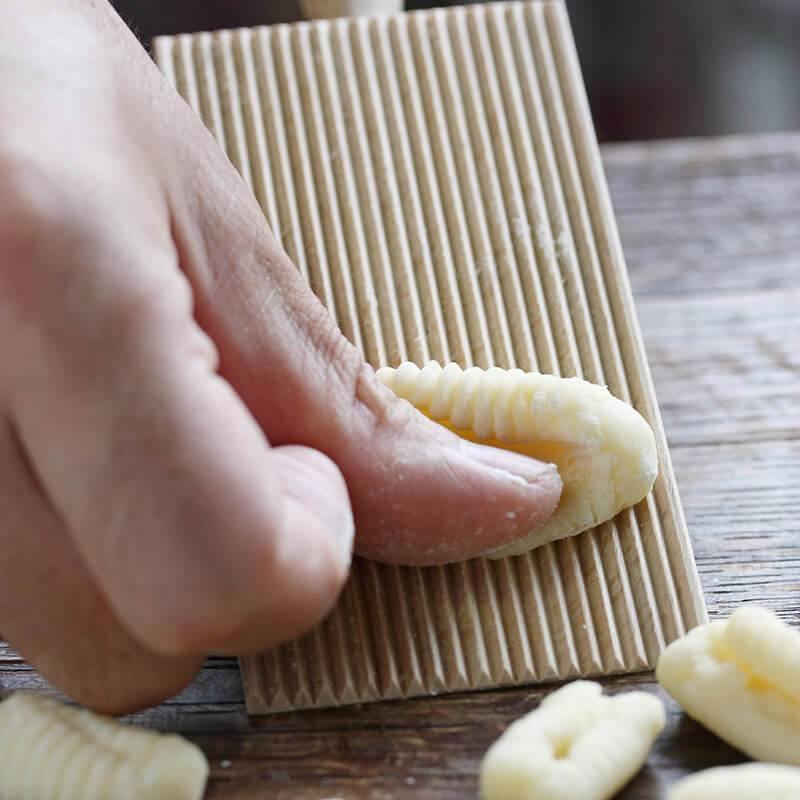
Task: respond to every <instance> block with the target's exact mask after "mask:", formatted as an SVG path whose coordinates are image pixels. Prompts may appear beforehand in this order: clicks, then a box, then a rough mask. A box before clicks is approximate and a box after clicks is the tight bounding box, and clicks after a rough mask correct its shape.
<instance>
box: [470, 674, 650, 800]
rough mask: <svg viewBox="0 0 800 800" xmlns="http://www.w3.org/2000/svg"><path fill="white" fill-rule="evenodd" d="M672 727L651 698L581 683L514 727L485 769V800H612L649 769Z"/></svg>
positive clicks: (557, 694) (559, 693)
mask: <svg viewBox="0 0 800 800" xmlns="http://www.w3.org/2000/svg"><path fill="white" fill-rule="evenodd" d="M664 724H665V714H664V706H663V705H662V703H661V701H660V700H658V699H657V698H656V697H653V696H652V695H650V694H646V693H645V692H627V693H625V694H620V695H615V696H611V697H608V696H604V695H603V690H602V687H601V686H600V685H599V684H597V683H593V682H591V681H575V682H573V683H570V684H568V685H567V686H564V687H563V688H561V689H559V690H558V691H557V692H554V693H553V694H551V695H550V696H549V697H547V698H546V699H545V700H543V701H542V703H541V705H540V706H539V708H538V709H536V710H535V711H533V712H531V713H530V714H528V715H527V716H525V717H522V719H519V720H517V721H516V722H514V723H513V724H512V725H511V726H510V727H509V728H508V729H507V730H506V732H505V733H504V734H503V735H502V736H501V737H500V738H499V739H498V740H497V741H496V742H495V743H494V745H492V747H491V748H490V749H489V751H488V752H487V754H486V757H485V758H484V761H483V764H482V766H481V792H482V795H483V797H484V800H607V798H610V797H612V796H613V795H614V794H615V793H616V792H618V791H619V790H620V789H621V788H622V787H623V786H624V785H625V784H626V783H627V782H628V781H629V780H630V779H631V778H632V777H633V776H634V775H635V774H636V772H638V771H639V769H641V767H642V765H643V764H644V762H645V761H646V760H647V755H648V753H649V752H650V748H651V746H652V744H653V741H654V739H655V738H656V736H658V734H659V733H660V732H661V731H662V730H663V728H664Z"/></svg>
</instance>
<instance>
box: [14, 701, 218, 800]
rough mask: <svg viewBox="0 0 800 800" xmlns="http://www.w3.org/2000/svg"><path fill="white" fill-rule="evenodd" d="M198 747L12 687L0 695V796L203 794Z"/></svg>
mask: <svg viewBox="0 0 800 800" xmlns="http://www.w3.org/2000/svg"><path fill="white" fill-rule="evenodd" d="M207 778H208V762H207V761H206V758H205V756H204V755H203V753H202V752H201V750H200V749H199V748H198V747H196V746H195V745H193V744H191V743H190V742H188V741H186V740H185V739H182V738H181V737H180V736H174V735H165V734H161V733H157V732H156V731H151V730H145V729H143V728H135V727H133V726H131V725H125V724H122V723H121V722H117V721H116V720H113V719H111V718H109V717H103V716H99V715H97V714H93V713H91V712H90V711H85V710H82V709H78V708H73V707H71V706H67V705H64V704H63V703H59V702H58V701H56V700H53V699H51V698H48V697H43V696H41V695H34V694H28V693H24V692H16V693H14V694H12V695H11V696H10V697H8V699H6V700H3V701H2V702H0V798H2V800H200V798H201V797H202V796H203V793H204V791H205V785H206V780H207Z"/></svg>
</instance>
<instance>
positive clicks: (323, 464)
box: [0, 0, 561, 712]
mask: <svg viewBox="0 0 800 800" xmlns="http://www.w3.org/2000/svg"><path fill="white" fill-rule="evenodd" d="M0 119H3V120H4V121H8V120H13V124H8V123H6V124H4V125H2V126H1V127H0V187H2V191H0V630H1V631H2V632H3V633H4V634H5V635H6V636H7V638H8V639H9V641H10V642H11V643H12V644H14V645H15V646H16V647H17V648H18V649H19V650H20V651H21V653H22V654H23V655H24V656H25V657H26V658H27V659H28V660H29V661H30V662H31V663H32V664H34V665H35V666H36V667H37V668H38V669H39V670H40V672H42V673H43V674H44V675H45V676H46V677H47V678H49V679H50V680H51V681H52V682H54V683H55V684H56V685H57V686H59V687H60V688H62V689H63V690H64V691H66V692H67V693H68V694H70V695H71V696H72V697H73V698H75V699H77V700H79V701H82V702H84V703H86V704H87V705H90V706H93V707H95V708H98V709H100V710H106V711H115V712H119V711H124V710H129V709H132V708H136V707H140V706H144V705H148V704H152V703H155V702H157V701H159V700H161V699H163V698H164V697H166V696H168V695H170V694H173V693H174V692H175V691H177V690H178V689H180V688H181V687H182V686H184V685H185V684H186V683H187V682H188V681H189V680H190V679H191V677H192V675H193V674H194V672H195V671H196V670H197V668H198V667H199V665H200V663H201V661H202V656H203V654H204V653H207V652H208V651H211V650H213V651H225V652H234V653H242V652H247V651H253V650H256V649H263V648H268V647H271V646H273V645H275V644H277V643H279V642H281V641H284V640H286V639H287V638H291V637H293V636H295V635H297V634H299V633H301V632H302V631H304V630H305V629H307V628H308V627H310V626H311V625H313V624H314V623H315V622H316V621H317V620H319V619H320V618H321V617H322V616H323V615H324V614H325V613H326V612H327V611H328V610H329V608H330V607H331V605H332V604H333V602H334V601H335V598H336V596H337V594H338V592H339V590H340V588H341V586H342V584H343V582H344V580H345V578H346V575H347V572H348V567H349V563H350V549H351V540H352V533H353V517H355V521H356V524H357V528H358V537H357V540H356V542H355V549H356V551H357V552H358V553H360V554H363V555H365V556H368V557H371V558H377V559H380V560H385V561H390V562H400V563H418V564H428V563H440V562H445V561H450V560H454V559H459V558H465V557H469V556H471V555H476V554H478V553H481V552H484V551H487V550H491V549H494V548H496V547H499V546H500V545H503V544H506V543H508V542H510V541H513V540H514V539H516V538H518V537H520V536H523V535H525V534H527V533H529V532H530V531H531V530H533V529H535V528H536V527H538V526H539V525H541V524H542V523H544V522H545V521H546V519H547V518H548V517H549V516H550V514H551V513H552V511H553V509H554V507H555V505H556V503H557V501H558V497H559V493H560V488H561V483H560V480H559V477H558V474H557V472H556V470H555V469H554V468H553V467H551V466H549V465H543V464H540V463H538V462H536V461H533V460H532V459H526V458H524V457H521V456H517V455H514V454H511V453H507V452H503V451H498V450H494V449H491V448H486V447H481V446H477V445H473V444H469V443H467V442H464V441H462V440H460V439H458V438H457V437H456V436H454V435H453V434H451V433H449V432H447V431H446V430H445V429H443V428H441V427H440V426H437V425H435V424H434V423H432V422H430V421H428V420H426V419H425V418H424V417H423V416H422V415H420V414H419V413H418V412H416V411H414V410H413V409H412V408H411V407H410V406H409V405H408V404H407V403H405V402H404V401H398V400H396V399H395V398H394V397H393V396H392V395H391V393H390V392H388V390H386V389H385V388H384V387H382V386H380V385H379V384H378V383H377V381H376V380H375V379H374V376H373V373H372V370H371V369H370V368H369V367H367V366H366V365H365V364H364V361H363V359H362V357H361V356H360V354H359V353H358V352H357V351H356V350H355V348H353V347H352V346H351V345H350V344H349V343H348V342H347V341H346V340H345V339H344V337H343V336H342V335H341V333H340V332H339V331H338V330H337V328H336V326H335V324H334V323H333V321H332V320H331V318H330V317H329V316H328V314H327V312H326V311H325V310H324V309H323V308H322V306H321V305H320V303H319V302H318V301H317V300H316V299H315V298H314V296H313V295H312V294H311V292H310V291H309V290H308V289H307V287H306V286H305V285H304V283H303V282H302V279H301V278H300V276H299V274H298V273H297V271H296V270H295V269H294V267H293V265H292V264H291V263H290V262H289V260H288V258H287V257H286V255H285V254H284V253H283V251H282V250H281V248H280V246H279V244H278V243H277V242H276V241H275V239H274V238H273V236H272V235H271V234H270V233H269V231H268V229H267V226H266V224H265V222H264V218H263V216H262V214H261V212H260V210H259V208H258V206H257V204H256V202H255V200H254V199H253V197H252V196H251V194H250V193H249V191H248V189H247V188H246V186H245V185H244V184H243V182H242V181H241V180H240V178H239V176H238V175H237V174H236V172H235V170H234V169H233V167H232V166H231V165H230V164H229V163H228V162H227V160H226V159H225V158H224V156H223V154H222V153H221V152H220V150H219V149H218V147H217V146H216V144H215V142H214V141H213V139H212V137H211V136H210V134H208V132H207V131H206V130H205V128H204V127H203V126H202V124H201V123H200V122H199V120H197V119H196V117H195V116H194V115H193V114H192V112H191V111H190V110H189V109H188V107H187V106H186V105H185V104H184V103H183V102H182V101H181V100H180V99H179V98H178V97H177V96H176V95H175V94H174V92H173V91H172V90H171V89H170V88H169V87H168V86H167V84H166V83H165V81H164V80H163V79H162V78H161V77H160V75H159V73H158V71H157V69H156V68H155V67H154V66H153V64H152V63H151V62H150V60H149V59H148V58H147V56H146V54H145V53H144V51H143V50H142V49H141V48H140V46H139V45H138V43H137V42H136V41H135V39H134V38H133V36H131V35H130V34H129V33H128V31H127V29H126V28H125V26H124V25H123V24H122V22H121V21H120V20H119V19H118V18H117V17H116V15H115V14H114V13H113V11H112V10H111V9H110V7H109V6H108V5H107V4H106V3H105V2H104V0H60V1H59V2H58V3H52V2H51V0H4V2H3V3H2V4H0ZM351 508H352V514H351Z"/></svg>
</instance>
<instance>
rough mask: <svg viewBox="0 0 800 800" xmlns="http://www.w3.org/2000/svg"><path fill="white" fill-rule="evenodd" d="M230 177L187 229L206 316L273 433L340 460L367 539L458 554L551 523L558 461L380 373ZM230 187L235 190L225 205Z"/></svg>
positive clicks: (370, 552)
mask: <svg viewBox="0 0 800 800" xmlns="http://www.w3.org/2000/svg"><path fill="white" fill-rule="evenodd" d="M215 170H220V168H219V166H218V165H217V167H215ZM220 171H221V170H220ZM220 171H216V172H215V178H214V179H215V180H218V179H219V175H220ZM230 180H231V183H232V185H231V186H230V187H227V188H226V191H225V192H219V191H217V192H204V193H202V197H203V198H204V202H205V203H206V208H205V209H204V213H203V214H202V215H195V216H194V217H193V219H197V218H198V217H200V218H203V219H204V225H205V229H204V230H203V231H200V230H198V229H196V228H195V229H194V230H192V228H191V227H190V226H188V225H187V226H186V227H185V229H184V230H183V232H182V236H183V239H184V241H186V242H189V243H193V245H192V246H190V247H187V248H186V250H187V252H192V253H194V254H196V255H197V254H200V257H199V258H196V259H195V260H194V261H192V262H191V263H190V264H186V268H187V272H188V273H189V274H190V275H191V276H192V279H193V283H194V284H195V293H196V296H197V300H198V306H197V315H198V319H199V320H200V322H201V324H202V326H203V327H204V328H205V329H206V330H207V331H208V333H209V334H210V335H211V337H212V338H213V339H214V341H215V342H216V344H217V346H218V347H219V349H220V355H221V364H222V372H223V374H224V375H225V377H226V378H227V379H228V380H229V381H230V383H231V384H232V385H233V386H234V387H235V388H236V390H237V392H238V393H239V395H240V396H241V397H242V398H243V400H244V401H245V403H246V404H247V406H248V407H249V409H250V410H251V412H252V414H253V415H254V416H255V418H256V419H257V421H258V422H259V424H260V425H261V427H262V428H263V430H264V431H265V433H266V434H267V436H268V438H269V440H270V441H271V442H272V443H273V444H302V445H306V446H308V447H311V448H314V449H316V450H319V451H321V452H323V453H325V454H326V455H328V456H329V457H330V458H331V459H332V460H333V461H334V462H335V463H336V464H337V466H338V467H339V468H340V469H341V471H342V473H343V475H344V478H345V481H346V483H347V486H348V489H349V492H350V499H351V503H352V507H353V513H354V516H355V522H356V531H357V535H356V542H355V550H356V552H357V553H358V554H360V555H363V556H367V557H369V558H373V559H376V560H379V561H386V562H391V563H400V564H420V565H421V564H437V563H445V562H448V561H454V560H460V559H465V558H469V557H472V556H475V555H479V554H482V553H485V552H488V551H491V550H494V549H496V548H498V547H500V546H502V545H505V544H508V543H510V542H513V541H515V540H517V539H519V538H522V537H523V536H526V535H528V534H530V533H531V532H533V531H535V530H536V529H537V528H539V527H540V526H541V525H543V524H544V523H545V522H546V521H547V519H548V518H549V517H550V516H551V515H552V513H553V511H554V510H555V507H556V505H557V503H558V500H559V496H560V492H561V480H560V478H559V475H558V472H557V470H556V468H555V467H554V466H553V465H550V464H543V463H541V462H537V461H535V460H533V459H531V458H527V457H525V456H521V455H518V454H514V453H509V452H506V451H501V450H497V449H494V448H491V447H486V446H482V445H477V444H473V443H469V442H466V441H463V440H461V439H459V438H458V437H457V436H456V435H455V434H453V433H451V432H450V431H447V430H446V429H444V428H443V427H441V426H439V425H437V424H435V423H433V422H431V421H430V420H428V419H427V418H425V417H424V416H423V415H422V414H420V413H419V412H417V411H416V410H415V409H413V408H412V407H411V406H410V405H409V404H408V403H406V402H405V401H404V400H399V399H397V398H396V397H395V396H394V395H393V394H392V393H391V392H390V391H389V390H388V389H387V388H386V387H384V386H383V385H381V384H380V383H379V382H378V380H377V378H376V377H375V374H374V372H373V370H372V369H371V368H370V367H369V366H368V365H367V364H366V363H365V362H364V360H363V358H362V356H361V355H360V353H359V352H358V351H357V350H356V349H355V348H354V347H353V346H352V345H351V344H350V343H349V342H347V341H346V340H345V338H344V336H343V335H342V334H341V333H340V331H339V330H338V328H337V327H336V325H335V323H334V321H333V320H332V318H331V317H330V316H329V314H328V313H327V311H326V310H325V309H324V308H323V307H322V305H321V304H320V303H319V301H318V300H317V299H316V298H315V296H314V295H313V294H312V292H311V291H310V289H308V287H307V286H306V285H305V284H304V282H303V281H302V279H301V277H300V276H299V274H298V272H297V270H296V269H295V267H294V266H293V264H292V263H291V262H290V261H289V259H288V257H287V256H286V254H285V253H284V252H283V251H282V250H281V248H280V247H279V245H278V244H277V242H276V241H275V239H274V238H273V237H272V236H271V234H270V233H269V232H268V230H267V228H266V225H265V223H264V220H263V217H262V216H261V213H260V211H259V209H258V207H257V205H256V204H255V201H254V200H252V198H251V197H250V195H249V193H248V191H247V190H246V188H245V187H244V185H243V184H241V185H239V184H236V185H235V186H234V185H233V184H234V183H236V181H238V178H230ZM237 187H238V188H237ZM221 196H222V197H225V198H228V199H230V198H231V197H234V198H235V202H233V203H231V202H227V203H226V205H225V207H224V208H217V207H216V206H215V205H214V203H215V202H217V200H216V198H219V197H221ZM232 206H233V207H235V209H236V212H235V213H231V211H230V209H231V207H232ZM192 224H196V223H192ZM208 231H213V234H209V233H208ZM211 265H213V267H212V266H211Z"/></svg>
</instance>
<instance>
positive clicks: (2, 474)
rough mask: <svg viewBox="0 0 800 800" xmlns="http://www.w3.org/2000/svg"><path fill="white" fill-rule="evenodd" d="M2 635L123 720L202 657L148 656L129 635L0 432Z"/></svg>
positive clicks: (177, 685) (172, 686) (66, 687)
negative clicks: (122, 717) (126, 713)
mask: <svg viewBox="0 0 800 800" xmlns="http://www.w3.org/2000/svg"><path fill="white" fill-rule="evenodd" d="M0 576H2V578H1V579H0V629H2V630H3V632H4V634H5V636H6V637H7V639H8V640H9V641H10V642H11V644H12V645H13V646H14V647H15V648H16V649H17V650H19V651H20V653H22V655H23V656H24V657H25V658H26V659H27V660H28V661H29V662H30V663H31V664H32V665H33V666H34V667H36V668H37V669H38V670H39V672H40V673H41V674H42V675H43V676H44V677H45V678H47V679H48V680H49V681H50V682H51V683H53V684H54V685H55V686H57V687H58V688H60V689H61V690H62V691H64V692H66V693H67V694H68V695H69V696H70V697H72V698H73V699H74V700H77V701H78V702H81V703H83V704H85V705H87V706H90V707H92V708H95V709H97V710H100V711H104V712H108V713H124V712H128V711H132V710H134V709H137V708H142V707H145V706H148V705H154V704H156V703H159V702H161V701H162V700H165V699H166V698H168V697H170V696H172V695H174V694H175V693H177V692H178V691H179V690H180V689H182V688H183V687H184V686H185V685H186V684H187V683H189V681H190V680H191V679H192V677H193V676H194V674H195V673H196V672H197V670H198V669H199V668H200V665H201V663H202V656H181V657H177V658H170V657H166V656H161V655H157V654H155V653H152V652H149V651H147V650H146V649H145V648H143V647H142V646H141V645H140V644H139V643H138V642H136V641H135V640H134V639H133V638H132V637H131V635H130V634H129V633H128V632H127V631H126V630H125V629H124V628H123V626H122V625H121V624H120V623H119V621H118V620H117V619H116V618H115V616H114V614H113V613H112V611H111V609H110V607H109V605H108V602H107V601H106V599H105V597H104V596H103V595H102V594H101V592H100V591H99V590H98V589H97V586H96V584H95V582H94V580H93V579H92V576H91V575H90V574H89V571H88V570H87V568H86V565H85V564H84V562H83V560H82V559H81V558H80V557H79V555H78V553H77V551H76V549H75V547H74V546H73V544H72V542H71V541H70V538H69V535H68V534H67V532H66V530H65V529H64V526H63V525H62V523H61V520H60V519H59V518H58V516H57V514H56V513H55V512H54V511H53V509H52V507H51V506H50V505H49V503H48V501H47V498H46V497H44V495H43V494H42V492H41V491H40V488H39V487H38V486H37V484H36V481H35V479H34V477H33V475H32V474H31V472H30V469H29V467H28V464H27V462H26V459H25V458H24V455H23V453H22V452H21V450H20V448H19V446H18V442H17V440H16V439H15V437H14V436H13V435H12V432H11V429H10V427H9V426H8V424H3V425H1V426H0Z"/></svg>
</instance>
